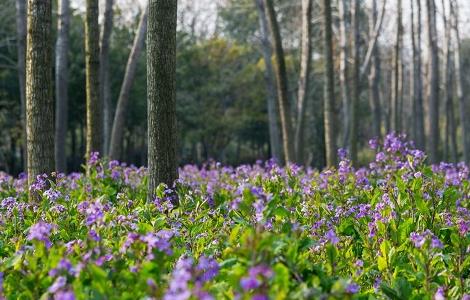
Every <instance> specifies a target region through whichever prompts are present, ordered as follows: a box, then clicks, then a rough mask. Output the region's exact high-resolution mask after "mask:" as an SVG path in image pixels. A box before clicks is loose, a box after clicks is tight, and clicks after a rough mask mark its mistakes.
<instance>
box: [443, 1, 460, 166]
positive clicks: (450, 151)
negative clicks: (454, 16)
mask: <svg viewBox="0 0 470 300" xmlns="http://www.w3.org/2000/svg"><path fill="white" fill-rule="evenodd" d="M441 4H442V14H441V15H442V21H443V23H444V46H443V48H444V49H443V58H444V61H443V68H444V70H443V78H444V85H443V87H444V99H445V108H446V124H445V132H446V135H445V159H446V160H447V159H450V160H451V161H452V162H457V136H456V126H455V114H454V89H453V81H454V78H453V73H454V72H453V68H452V57H451V54H452V53H451V49H450V48H451V29H452V28H451V25H450V22H449V19H448V18H447V13H446V4H445V1H444V0H442V2H441Z"/></svg>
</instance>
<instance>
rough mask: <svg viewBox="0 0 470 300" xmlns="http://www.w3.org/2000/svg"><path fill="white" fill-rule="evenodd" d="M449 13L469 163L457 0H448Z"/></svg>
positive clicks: (469, 134) (469, 125)
mask: <svg viewBox="0 0 470 300" xmlns="http://www.w3.org/2000/svg"><path fill="white" fill-rule="evenodd" d="M450 10H451V11H450V13H451V17H452V32H453V39H454V43H455V49H454V67H455V78H456V80H455V83H456V89H457V98H458V100H459V110H460V125H461V126H462V140H463V141H462V142H463V159H464V161H465V162H466V163H467V164H469V163H470V121H469V120H470V118H469V117H468V115H469V114H468V106H467V103H468V97H467V96H466V95H464V93H463V85H464V79H463V73H462V57H461V44H460V32H459V27H458V26H459V15H458V7H457V2H456V1H455V0H452V1H450Z"/></svg>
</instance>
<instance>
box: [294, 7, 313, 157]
mask: <svg viewBox="0 0 470 300" xmlns="http://www.w3.org/2000/svg"><path fill="white" fill-rule="evenodd" d="M311 24H312V0H302V41H301V43H302V46H301V58H300V76H299V87H298V97H297V124H296V128H295V151H296V159H297V160H296V161H297V163H298V164H304V162H305V157H304V132H305V130H304V129H305V128H304V127H305V106H306V104H305V102H306V100H307V97H308V91H309V83H310V69H311V68H310V65H311V61H312V53H311V52H312V43H311V39H310V35H311V31H312V30H311V28H312V25H311Z"/></svg>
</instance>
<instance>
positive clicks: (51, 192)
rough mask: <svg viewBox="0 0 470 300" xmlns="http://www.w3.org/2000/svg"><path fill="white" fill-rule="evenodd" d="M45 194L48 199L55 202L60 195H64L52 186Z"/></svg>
mask: <svg viewBox="0 0 470 300" xmlns="http://www.w3.org/2000/svg"><path fill="white" fill-rule="evenodd" d="M44 196H45V197H46V198H47V200H49V201H51V202H55V201H56V200H57V199H59V197H60V196H62V194H61V193H60V192H59V191H57V190H54V189H52V188H51V189H48V190H47V191H45V192H44Z"/></svg>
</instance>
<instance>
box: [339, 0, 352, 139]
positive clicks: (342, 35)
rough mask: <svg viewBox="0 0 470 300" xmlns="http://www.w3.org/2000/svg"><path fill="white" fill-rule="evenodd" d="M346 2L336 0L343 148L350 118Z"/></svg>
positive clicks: (344, 0) (347, 134)
mask: <svg viewBox="0 0 470 300" xmlns="http://www.w3.org/2000/svg"><path fill="white" fill-rule="evenodd" d="M347 11H348V10H347V7H346V0H338V12H339V44H340V62H339V65H340V73H339V74H340V75H339V81H340V87H341V100H342V119H343V122H342V124H343V128H342V129H343V143H342V145H343V147H345V148H346V147H347V145H348V143H349V130H350V129H349V124H350V121H349V118H350V113H349V110H350V99H349V67H348V64H349V63H348V36H347V30H346V22H347V20H346V12H347Z"/></svg>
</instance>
